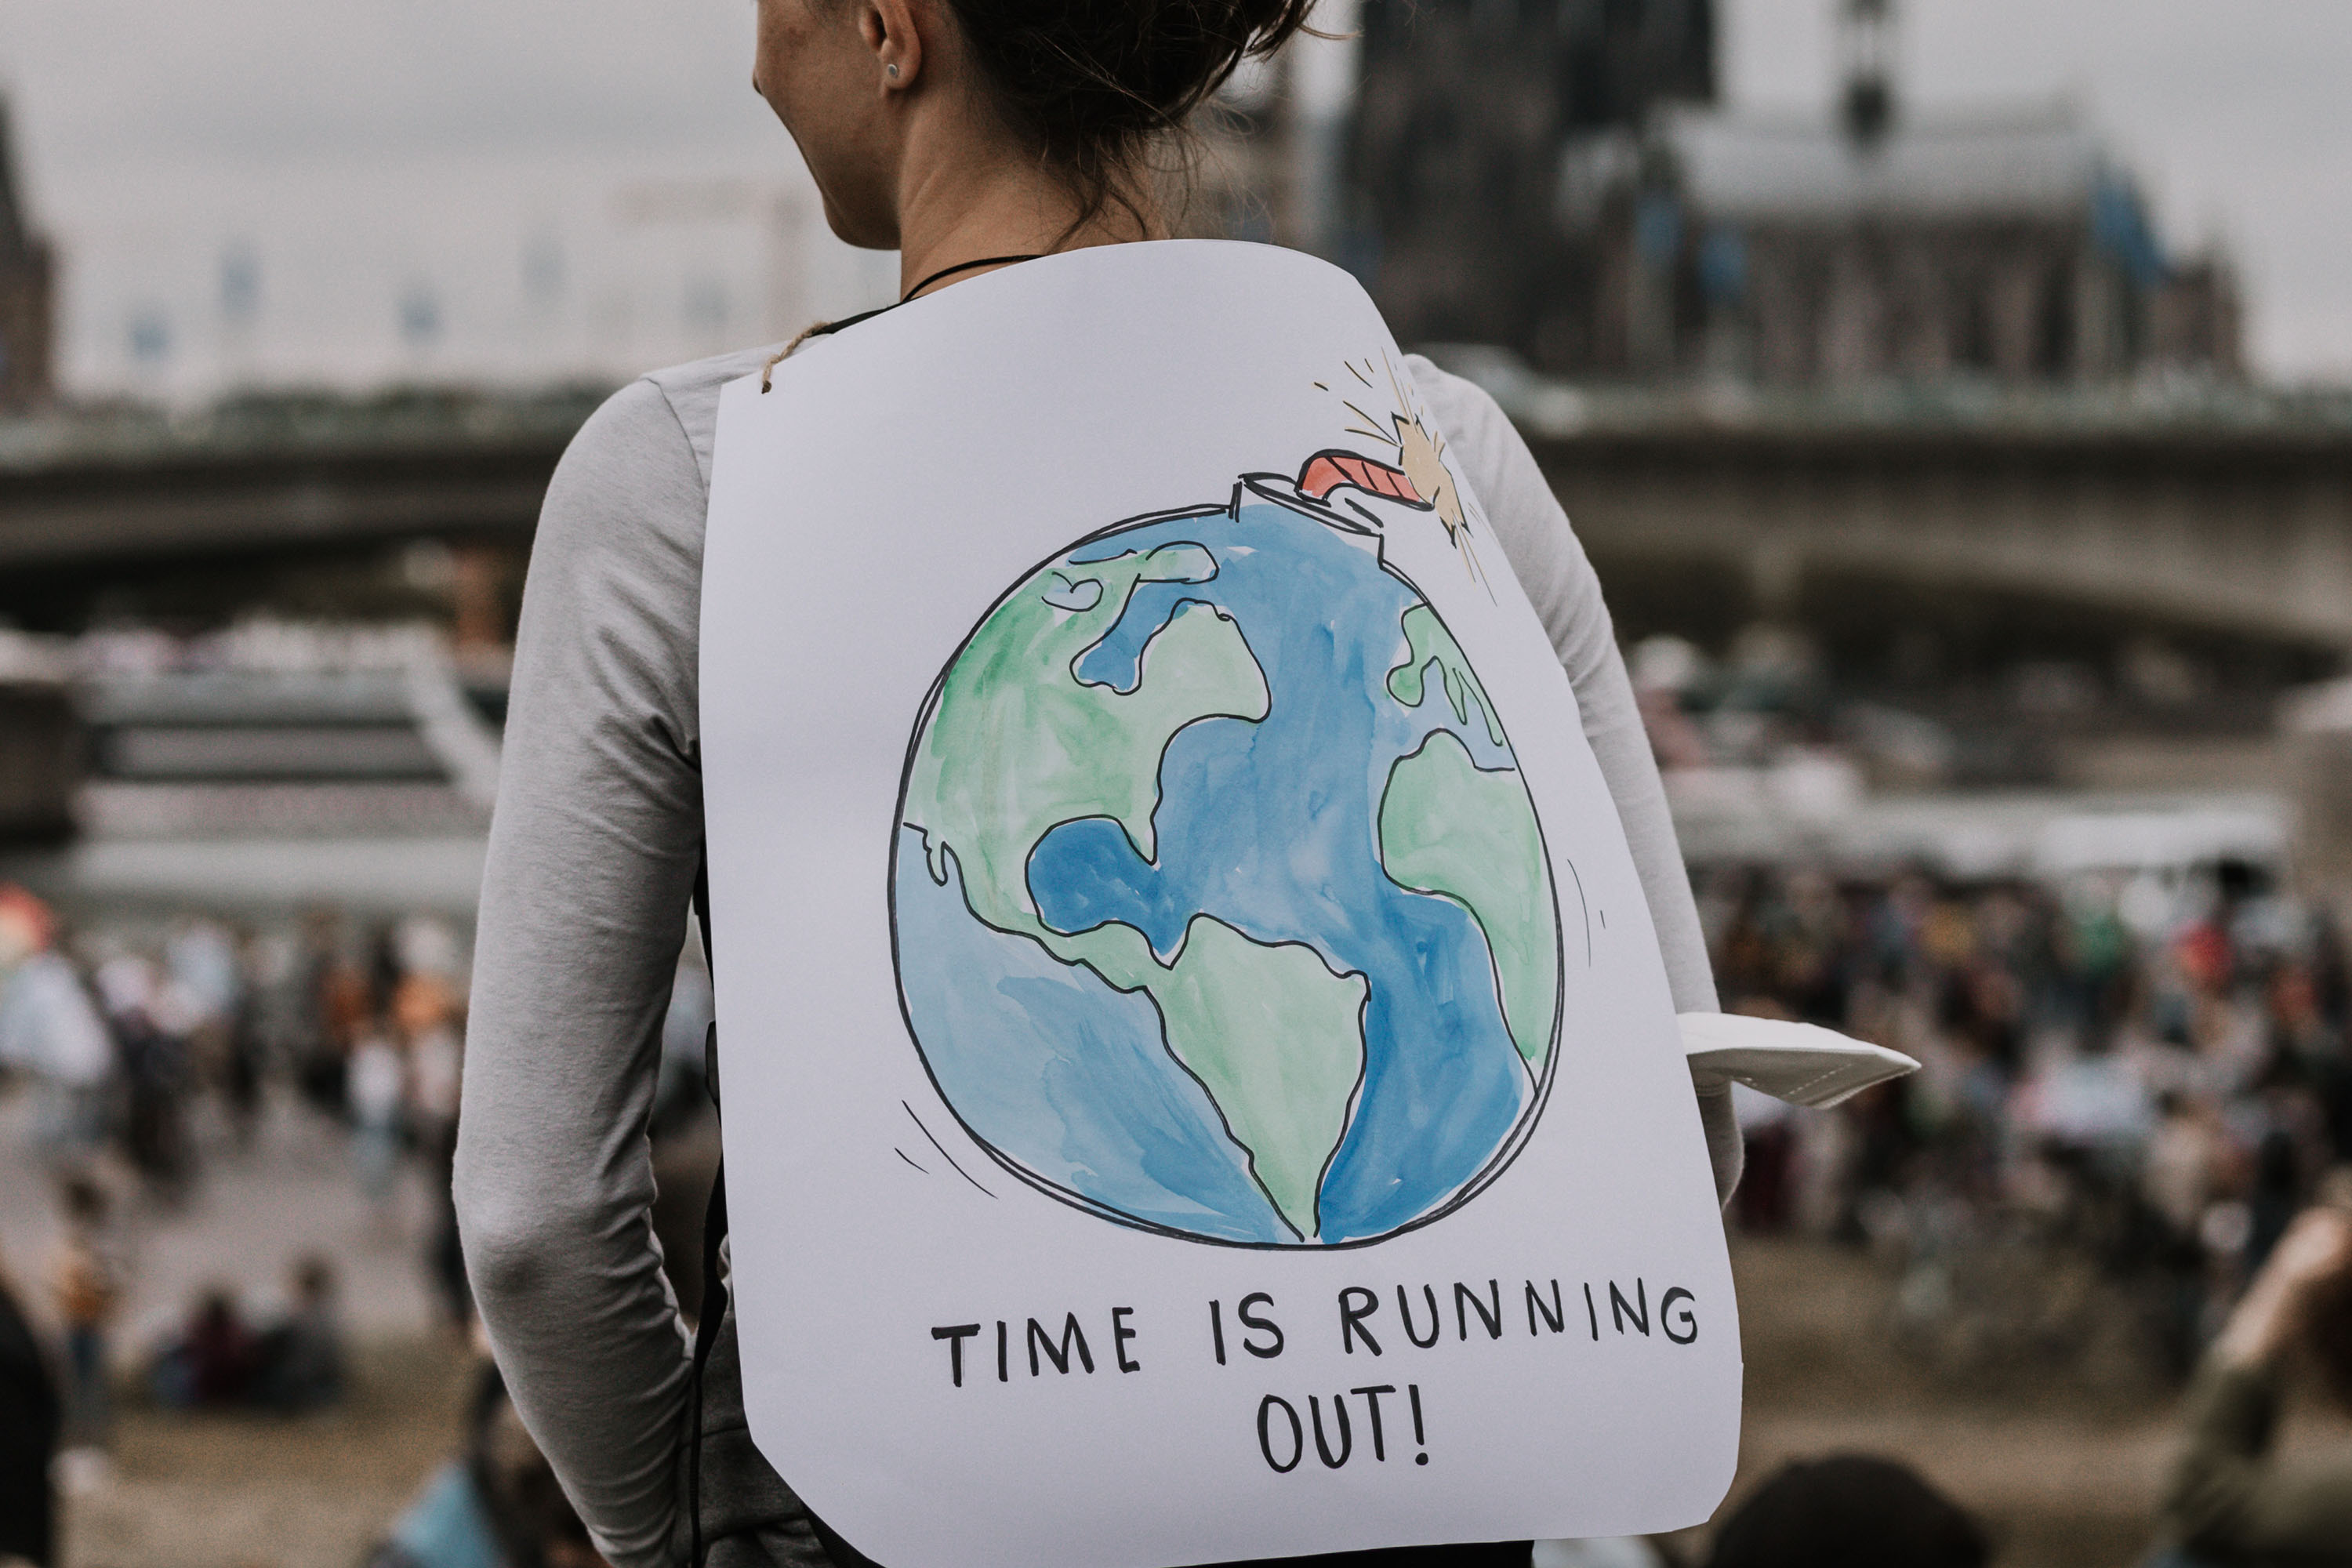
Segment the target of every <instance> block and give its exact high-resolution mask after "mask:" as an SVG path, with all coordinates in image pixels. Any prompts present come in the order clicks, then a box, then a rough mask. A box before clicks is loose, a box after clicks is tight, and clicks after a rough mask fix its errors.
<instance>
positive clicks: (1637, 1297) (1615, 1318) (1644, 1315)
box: [1609, 1276, 1650, 1339]
mask: <svg viewBox="0 0 2352 1568" xmlns="http://www.w3.org/2000/svg"><path fill="white" fill-rule="evenodd" d="M1634 1301H1638V1302H1640V1303H1641V1305H1640V1307H1639V1308H1638V1309H1636V1307H1635V1306H1634ZM1628 1318H1631V1319H1633V1326H1634V1327H1635V1328H1637V1329H1639V1330H1641V1331H1642V1334H1643V1338H1645V1339H1646V1338H1648V1337H1649V1332H1650V1292H1649V1289H1648V1287H1646V1286H1644V1285H1643V1283H1642V1281H1641V1279H1640V1278H1639V1277H1638V1276H1636V1277H1635V1279H1634V1280H1633V1301H1628V1300H1625V1295H1624V1292H1623V1291H1622V1290H1620V1289H1617V1281H1615V1280H1614V1279H1612V1280H1611V1281H1609V1321H1611V1322H1612V1323H1614V1324H1616V1325H1617V1331H1618V1332H1619V1333H1621V1334H1622V1333H1623V1332H1624V1331H1625V1320H1626V1319H1628Z"/></svg>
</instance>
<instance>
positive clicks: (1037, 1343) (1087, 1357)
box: [1029, 1312, 1095, 1377]
mask: <svg viewBox="0 0 2352 1568" xmlns="http://www.w3.org/2000/svg"><path fill="white" fill-rule="evenodd" d="M1073 1342H1075V1343H1076V1345H1077V1348H1078V1360H1079V1362H1080V1363H1082V1364H1084V1365H1085V1367H1086V1369H1087V1371H1088V1372H1092V1371H1094V1369H1095V1356H1094V1352H1092V1351H1090V1350H1088V1349H1087V1331H1085V1330H1084V1329H1082V1328H1080V1327H1078V1315H1077V1314H1076V1312H1072V1313H1070V1314H1069V1315H1068V1316H1067V1317H1066V1318H1065V1319H1064V1320H1063V1321H1062V1342H1061V1344H1060V1346H1059V1347H1056V1346H1055V1343H1054V1338H1053V1336H1052V1335H1051V1334H1049V1333H1047V1332H1046V1331H1045V1327H1044V1325H1042V1324H1041V1323H1039V1322H1038V1321H1037V1320H1036V1319H1034V1318H1032V1319H1030V1320H1029V1375H1030V1376H1032V1377H1035V1376H1037V1375H1039V1373H1038V1366H1037V1352H1038V1351H1039V1350H1040V1349H1043V1350H1044V1351H1045V1359H1046V1360H1047V1361H1050V1362H1052V1363H1054V1370H1055V1372H1058V1373H1062V1374H1063V1375H1064V1376H1067V1375H1068V1374H1069V1371H1070V1346H1071V1344H1072V1343H1073Z"/></svg>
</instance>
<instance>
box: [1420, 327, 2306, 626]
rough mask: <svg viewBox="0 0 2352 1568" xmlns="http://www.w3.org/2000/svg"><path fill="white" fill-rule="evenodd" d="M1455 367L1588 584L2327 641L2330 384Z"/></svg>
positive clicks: (1740, 604) (1812, 612)
mask: <svg viewBox="0 0 2352 1568" xmlns="http://www.w3.org/2000/svg"><path fill="white" fill-rule="evenodd" d="M1465 368H1468V369H1479V370H1481V372H1482V374H1480V376H1479V379H1481V380H1482V381H1483V382H1485V383H1486V384H1487V385H1488V389H1489V390H1490V391H1493V392H1494V393H1496V395H1497V398H1498V401H1500V402H1501V403H1502V404H1503V405H1504V406H1505V407H1506V409H1507V411H1508V412H1509V413H1510V414H1511V416H1512V417H1513V419H1514V421H1515V422H1516V423H1517V425H1518V426H1519V428H1520V430H1521V431H1522V433H1523V434H1525V435H1526V436H1527V437H1528V441H1529V444H1530V445H1531V446H1532V447H1533V448H1534V450H1535V453H1536V456H1537V458H1538V461H1539V462H1540V463H1541V464H1542V466H1543V469H1544V472H1545V474H1546V475H1547V477H1548V478H1549V479H1550V480H1551V483H1552V487H1553V489H1554V490H1555V491H1556V492H1557V493H1558V494H1559V497H1560V498H1561V500H1562V502H1563V504H1565V506H1566V507H1567V509H1568V510H1569V513H1570V517H1571V519H1572V520H1573V521H1574V524H1575V527H1576V530H1577V532H1578V534H1579V536H1580V538H1581V539H1582V540H1583V542H1584V544H1585V548H1586V550H1587V551H1588V552H1589V553H1591V556H1592V557H1593V559H1594V562H1595V563H1596V564H1597V565H1598V566H1599V567H1600V569H1601V576H1602V580H1603V582H1604V583H1607V584H1610V585H1611V587H1612V596H1615V595H1617V594H1618V592H1619V586H1620V584H1624V585H1625V586H1626V587H1627V588H1628V589H1631V590H1633V592H1635V593H1636V594H1638V593H1639V592H1640V591H1641V590H1642V588H1643V585H1644V584H1648V585H1651V586H1653V587H1654V586H1655V585H1657V584H1660V583H1662V582H1664V581H1666V580H1670V579H1680V580H1682V581H1683V582H1684V584H1685V591H1686V592H1687V593H1691V594H1698V595H1714V596H1717V598H1718V600H1719V599H1720V598H1722V597H1724V596H1728V597H1729V598H1730V599H1731V600H1732V601H1733V602H1731V603H1723V604H1720V616H1721V617H1722V618H1725V619H1728V620H1730V621H1732V623H1733V624H1737V621H1738V619H1740V618H1744V617H1746V616H1757V615H1762V616H1795V617H1796V618H1799V619H1805V620H1814V619H1819V618H1822V617H1824V616H1826V617H1828V618H1832V619H1835V618H1837V617H1839V616H1874V615H1875V616H1879V617H1881V618H1883V617H1885V616H1889V615H1895V614H1899V613H1901V612H1900V611H1899V610H1898V609H1897V608H1896V606H1898V605H1906V604H1909V605H1917V604H1918V603H1919V602H1921V601H1922V600H1923V599H1925V598H1932V597H1965V596H1979V597H1989V598H1997V599H2004V600H2009V601H2011V602H2012V603H2016V604H2023V605H2040V606H2041V607H2042V609H2043V610H2044V611H2045V612H2047V613H2049V614H2052V615H2054V616H2072V615H2087V616H2094V617H2097V618H2100V619H2103V620H2107V621H2111V622H2116V623H2134V622H2137V623H2143V624H2147V625H2152V626H2164V627H2168V628H2177V629H2179V630H2182V631H2186V632H2203V633H2210V634H2219V635H2221V636H2224V637H2243V638H2248V639H2253V640H2260V641H2280V642H2285V643H2290V644H2299V645H2305V646H2306V647H2310V648H2312V649H2314V650H2320V649H2326V650H2333V651H2352V397H2347V396H2337V395H2326V396H2308V397H2295V396H2284V395H2260V394H2253V393H2248V392H2243V391H2237V390H2219V391H2206V392H2201V393H2191V392H2188V391H2180V392H2176V393H2175V394H2174V395H2171V396H2170V397H2169V398H2167V397H2163V396H2159V395H2135V394H2132V393H2127V392H2118V393H2115V394H2096V393H2075V394H2066V395H2039V396H2032V395H2024V396H2020V395H2010V396H2004V397H2000V398H1999V399H1994V398H1992V397H1990V395H1988V396H1986V397H1984V398H1982V399H1979V398H1976V397H1973V396H1971V395H1969V392H1968V391H1967V390H1965V389H1958V390H1946V391H1944V392H1941V393H1939V394H1937V395H1909V396H1906V395H1900V394H1893V393H1889V394H1885V395H1878V396H1875V397H1872V396H1858V397H1852V398H1844V399H1831V398H1803V399H1797V398H1789V399H1762V398H1757V397H1753V396H1741V395H1713V396H1710V395H1705V394H1650V395H1643V394H1619V395H1593V394H1591V393H1586V392H1580V391H1577V390H1575V389H1571V388H1568V387H1564V386H1560V385H1557V384H1543V383H1540V382H1537V381H1534V380H1531V379H1528V378H1524V377H1519V376H1515V375H1513V374H1509V373H1508V372H1507V370H1497V369H1496V368H1494V367H1492V366H1486V367H1481V366H1479V365H1478V364H1477V363H1476V361H1475V358H1474V359H1473V360H1472V362H1471V363H1470V365H1469V366H1467V367H1465Z"/></svg>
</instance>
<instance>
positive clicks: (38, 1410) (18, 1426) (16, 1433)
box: [0, 1267, 65, 1568]
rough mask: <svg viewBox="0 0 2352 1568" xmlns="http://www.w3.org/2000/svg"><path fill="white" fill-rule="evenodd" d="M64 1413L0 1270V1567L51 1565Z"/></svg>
mask: <svg viewBox="0 0 2352 1568" xmlns="http://www.w3.org/2000/svg"><path fill="white" fill-rule="evenodd" d="M64 1414H65V1413H64V1406H63V1404H62V1402H61V1401H60V1400H59V1398H58V1385H57V1380H56V1379H55V1378H53V1377H51V1376H50V1375H49V1364H48V1361H47V1358H46V1357H44V1356H43V1355H42V1354H41V1345H40V1342H39V1341H38V1340H37V1339H36V1338H35V1337H34V1335H33V1329H32V1325H31V1324H30V1323H28V1322H27V1321H26V1318H25V1313H24V1309H23V1307H22V1306H21V1305H20V1304H19V1303H18V1301H17V1300H16V1294H15V1292H14V1291H13V1290H11V1289H10V1288H9V1283H8V1276H7V1271H6V1269H5V1267H0V1562H5V1561H6V1560H8V1559H11V1558H21V1559H23V1560H24V1561H25V1562H26V1563H32V1564H34V1568H49V1564H50V1563H52V1562H54V1561H56V1552H57V1499H56V1494H55V1492H54V1491H53V1489H52V1488H51V1483H50V1480H49V1470H50V1465H51V1463H52V1461H53V1460H54V1459H55V1458H57V1449H58V1435H59V1432H60V1429H61V1428H62V1426H63V1425H64Z"/></svg>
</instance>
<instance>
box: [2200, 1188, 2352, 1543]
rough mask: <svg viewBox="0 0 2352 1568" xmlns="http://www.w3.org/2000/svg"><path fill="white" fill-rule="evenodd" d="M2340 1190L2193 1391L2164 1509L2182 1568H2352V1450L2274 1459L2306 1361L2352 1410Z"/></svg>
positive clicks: (2220, 1341) (2295, 1240)
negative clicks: (2219, 1567)
mask: <svg viewBox="0 0 2352 1568" xmlns="http://www.w3.org/2000/svg"><path fill="white" fill-rule="evenodd" d="M2333 1185H2334V1188H2335V1190H2334V1192H2333V1193H2332V1194H2331V1197H2332V1198H2333V1199H2335V1200H2336V1201H2334V1202H2331V1203H2330V1204H2327V1205H2320V1206H2315V1207H2313V1208H2309V1209H2306V1210H2305V1211H2304V1212H2303V1214H2302V1215H2299V1216H2297V1218H2296V1219H2295V1221H2294V1224H2293V1225H2292V1226H2289V1227H2288V1228H2287V1232H2286V1234H2285V1236H2284V1237H2282V1238H2281V1239H2280V1241H2279V1244H2278V1246H2277V1247H2274V1248H2273V1250H2272V1252H2271V1255H2270V1258H2269V1260H2268V1261H2267V1262H2265V1263H2264V1264H2263V1268H2262V1271H2261V1272H2260V1273H2259V1274H2257V1275H2256V1276H2255V1277H2254V1280H2253V1283H2252V1285H2250V1286H2249V1287H2248V1288H2247V1290H2246V1294H2245V1296H2244V1298H2243V1299H2242V1300H2241V1301H2240V1302H2239V1303H2238V1306H2237V1310H2235V1311H2234V1312H2232V1313H2231V1317H2230V1321H2229V1322H2228V1324H2227V1325H2226V1326H2225V1327H2224V1328H2223V1329H2222V1331H2221V1336H2220V1337H2219V1338H2217V1339H2216V1340H2215V1341H2214V1342H2213V1345H2212V1348H2211V1349H2210V1351H2209V1352H2207V1353H2206V1356H2205V1360H2204V1363H2203V1364H2202V1365H2201V1366H2200V1368H2199V1369H2198V1373H2197V1378H2196V1381H2195V1383H2194V1384H2192V1385H2191V1386H2190V1389H2189V1396H2188V1399H2187V1401H2186V1403H2185V1405H2184V1407H2183V1408H2184V1412H2185V1414H2184V1422H2185V1425H2186V1426H2187V1433H2186V1436H2185V1440H2184V1442H2183V1445H2182V1449H2181V1453H2180V1456H2179V1458H2178V1459H2177V1460H2176V1461H2175V1463H2174V1466H2173V1469H2172V1476H2171V1479H2170V1482H2169V1484H2168V1487H2167V1489H2166V1493H2165V1500H2164V1521H2165V1526H2166V1529H2167V1531H2168V1535H2169V1537H2170V1539H2171V1540H2172V1541H2173V1542H2176V1543H2177V1544H2178V1548H2179V1550H2178V1551H2177V1552H2175V1553H2174V1554H2173V1555H2172V1556H2171V1557H2170V1558H2169V1559H2167V1561H2168V1562H2169V1563H2173V1564H2175V1565H2176V1568H2189V1565H2192V1564H2206V1563H2212V1564H2224V1563H2227V1564H2257V1563H2300V1564H2307V1565H2313V1568H2316V1565H2320V1564H2330V1563H2335V1564H2347V1565H2352V1446H2342V1445H2339V1446H2336V1447H2331V1448H2328V1449H2326V1450H2324V1451H2321V1452H2316V1453H2305V1454H2284V1455H2282V1454H2280V1453H2278V1452H2277V1451H2275V1442H2276V1438H2277V1435H2278V1424H2279V1414H2280V1407H2281V1405H2282V1403H2283V1400H2284V1394H2285V1389H2286V1382H2287V1373H2288V1368H2289V1367H2290V1365H2292V1364H2294V1363H2296V1362H2297V1361H2298V1360H2300V1361H2301V1362H2302V1363H2303V1364H2304V1365H2305V1366H2307V1367H2308V1369H2309V1375H2310V1376H2311V1377H2312V1378H2313V1380H2314V1381H2315V1382H2316V1383H2317V1384H2319V1385H2320V1387H2321V1389H2322V1390H2323V1391H2324V1392H2325V1393H2326V1394H2327V1395H2329V1396H2330V1397H2331V1398H2332V1399H2333V1400H2334V1401H2335V1402H2336V1404H2338V1405H2346V1406H2352V1213H2347V1210H2346V1206H2345V1205H2343V1199H2344V1197H2345V1195H2346V1194H2345V1185H2344V1182H2343V1178H2342V1176H2341V1174H2340V1173H2339V1175H2338V1177H2337V1178H2336V1180H2335V1182H2334V1184H2333ZM2297 1352H2303V1353H2302V1355H2301V1356H2300V1357H2299V1356H2298V1354H2297Z"/></svg>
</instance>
